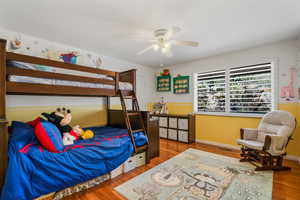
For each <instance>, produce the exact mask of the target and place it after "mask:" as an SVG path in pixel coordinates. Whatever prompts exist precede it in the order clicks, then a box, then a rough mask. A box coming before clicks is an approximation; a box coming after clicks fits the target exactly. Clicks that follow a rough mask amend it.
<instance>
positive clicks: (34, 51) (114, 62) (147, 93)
mask: <svg viewBox="0 0 300 200" xmlns="http://www.w3.org/2000/svg"><path fill="white" fill-rule="evenodd" d="M0 38H4V39H7V40H14V39H16V38H17V39H20V40H21V42H22V46H21V48H20V49H17V50H12V49H11V48H10V45H9V44H10V43H9V42H8V48H9V50H10V51H14V52H17V53H22V54H26V55H33V56H40V57H47V56H51V54H56V53H57V52H70V51H76V52H77V53H79V56H78V62H77V64H81V65H86V66H90V67H96V63H95V61H96V60H97V59H98V58H100V59H101V60H102V64H101V66H100V67H99V68H103V69H109V70H112V71H125V70H128V69H133V68H136V69H137V96H138V99H139V103H140V106H141V108H143V109H146V105H147V103H149V102H153V100H154V91H155V90H154V87H155V77H154V74H155V70H154V69H152V68H150V67H146V66H142V65H138V64H135V63H130V62H128V61H125V60H120V59H117V58H113V57H110V56H105V55H98V54H97V53H94V52H90V51H86V50H83V49H78V48H76V47H71V46H67V45H64V44H59V43H55V42H51V41H47V40H44V39H41V38H35V37H32V36H29V35H25V34H22V33H16V32H13V31H9V30H5V29H3V28H1V27H0ZM82 42H83V43H84V41H82ZM99 45H101V44H99ZM45 52H48V54H47V53H45ZM114 102H115V103H117V101H113V103H114ZM102 103H103V98H93V97H53V96H39V97H33V96H15V95H8V96H7V106H8V107H16V106H52V105H55V106H56V105H57V106H60V105H94V104H102Z"/></svg>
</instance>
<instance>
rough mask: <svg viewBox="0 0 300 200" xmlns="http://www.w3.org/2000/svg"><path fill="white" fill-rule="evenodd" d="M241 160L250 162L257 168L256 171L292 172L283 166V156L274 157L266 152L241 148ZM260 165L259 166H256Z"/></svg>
mask: <svg viewBox="0 0 300 200" xmlns="http://www.w3.org/2000/svg"><path fill="white" fill-rule="evenodd" d="M241 151H242V152H241V154H240V155H241V159H240V162H250V163H251V164H253V165H254V166H255V171H265V170H275V171H284V170H291V168H290V167H285V166H283V155H282V156H276V157H274V156H272V155H271V154H269V153H268V152H265V151H257V150H253V149H248V148H245V147H242V148H241ZM255 163H258V164H259V165H258V164H255Z"/></svg>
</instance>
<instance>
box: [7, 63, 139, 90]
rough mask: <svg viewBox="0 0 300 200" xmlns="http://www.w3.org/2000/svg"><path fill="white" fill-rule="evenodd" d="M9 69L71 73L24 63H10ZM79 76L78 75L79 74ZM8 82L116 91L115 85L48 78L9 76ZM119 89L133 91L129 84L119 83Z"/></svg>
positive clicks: (95, 76)
mask: <svg viewBox="0 0 300 200" xmlns="http://www.w3.org/2000/svg"><path fill="white" fill-rule="evenodd" d="M8 66H9V67H16V68H21V69H30V70H38V71H49V72H58V73H59V72H60V73H61V72H62V73H65V74H68V73H70V70H63V69H54V68H51V67H47V66H36V65H31V64H28V63H23V62H16V61H10V62H9V64H8ZM82 74H83V75H86V76H87V77H93V78H101V79H107V80H113V79H112V78H111V77H108V76H106V75H101V74H97V75H95V74H90V73H84V72H82V73H81V74H80V75H82ZM77 75H78V74H77ZM8 81H11V82H19V83H34V84H46V85H60V86H73V87H86V88H105V89H114V88H115V86H114V85H108V84H101V83H87V82H80V81H66V80H57V79H47V78H36V77H30V76H17V75H10V76H8ZM119 88H120V89H121V90H133V86H132V84H131V83H128V82H119Z"/></svg>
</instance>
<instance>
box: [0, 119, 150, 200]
mask: <svg viewBox="0 0 300 200" xmlns="http://www.w3.org/2000/svg"><path fill="white" fill-rule="evenodd" d="M89 129H90V130H92V131H94V134H95V137H94V138H93V139H89V140H78V141H76V142H75V143H74V144H73V145H68V146H65V148H64V150H63V151H62V152H60V153H51V152H49V151H47V150H45V149H44V148H42V147H41V146H40V144H39V143H38V141H37V140H36V138H35V136H34V131H33V128H32V127H31V126H29V125H27V124H25V123H21V122H14V123H13V125H12V130H11V136H10V140H9V149H8V156H9V162H8V168H7V172H6V180H5V184H4V186H3V189H2V192H1V200H10V199H18V200H23V199H24V200H25V199H33V198H36V197H39V196H41V195H44V194H48V193H50V192H55V191H59V190H62V189H64V188H67V187H70V186H72V185H75V184H78V183H81V182H84V181H87V180H90V179H92V178H95V177H98V176H101V175H103V174H106V173H108V172H110V171H112V170H113V169H115V168H117V167H118V166H119V165H121V164H122V163H123V162H125V161H126V160H127V159H128V158H129V157H130V156H131V155H132V153H133V152H134V149H133V145H132V143H131V140H130V137H129V136H128V132H127V130H126V129H119V128H112V127H92V128H89ZM134 138H135V142H136V145H137V146H142V145H144V144H146V143H147V137H146V136H145V135H144V133H143V132H140V133H136V134H135V135H134Z"/></svg>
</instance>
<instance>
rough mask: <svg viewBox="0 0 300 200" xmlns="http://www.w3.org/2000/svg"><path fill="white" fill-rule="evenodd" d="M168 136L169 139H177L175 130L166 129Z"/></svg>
mask: <svg viewBox="0 0 300 200" xmlns="http://www.w3.org/2000/svg"><path fill="white" fill-rule="evenodd" d="M168 138H169V139H171V140H177V130H175V129H168Z"/></svg>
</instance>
